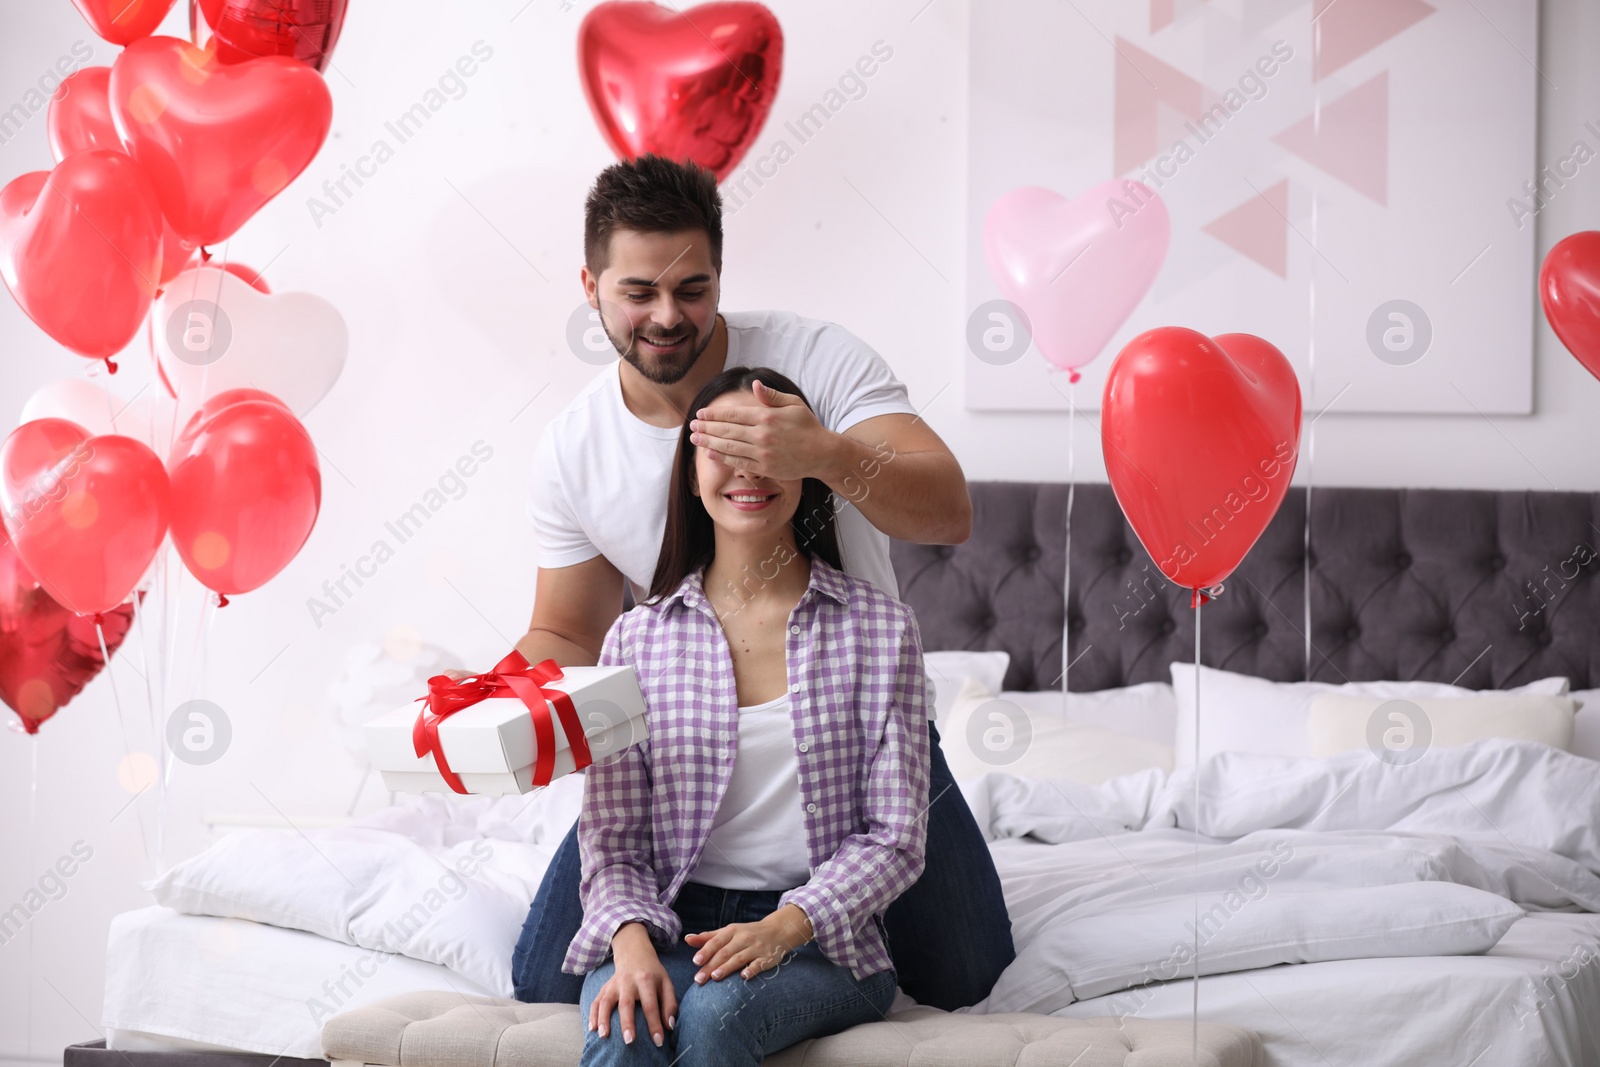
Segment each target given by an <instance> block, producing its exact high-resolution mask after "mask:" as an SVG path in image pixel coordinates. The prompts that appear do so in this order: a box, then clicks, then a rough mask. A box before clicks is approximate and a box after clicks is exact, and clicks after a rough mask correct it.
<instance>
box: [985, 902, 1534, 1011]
mask: <svg viewBox="0 0 1600 1067" xmlns="http://www.w3.org/2000/svg"><path fill="white" fill-rule="evenodd" d="M1258 885H1262V894H1261V896H1259V899H1253V897H1248V896H1243V894H1242V893H1238V891H1235V893H1230V894H1227V896H1224V897H1222V899H1216V897H1214V896H1205V894H1202V897H1200V902H1198V909H1200V912H1198V913H1200V923H1202V925H1200V934H1202V936H1200V974H1226V973H1230V971H1253V969H1256V968H1264V966H1275V965H1278V963H1322V961H1326V960H1373V958H1381V957H1450V955H1472V953H1478V952H1488V950H1490V949H1493V947H1494V944H1496V942H1498V941H1499V939H1501V937H1502V936H1504V934H1506V931H1507V929H1510V925H1512V923H1514V921H1517V920H1518V918H1522V917H1523V910H1522V909H1520V907H1517V905H1515V904H1512V902H1510V901H1507V899H1506V897H1501V896H1496V894H1493V893H1486V891H1483V889H1475V888H1472V886H1464V885H1456V883H1453V881H1403V883H1398V885H1384V886H1360V888H1341V889H1314V891H1309V893H1294V891H1286V889H1277V891H1267V889H1266V886H1264V883H1261V881H1259V880H1258ZM1195 907H1197V905H1195V902H1194V901H1190V899H1187V897H1186V899H1171V901H1163V902H1160V904H1152V905H1142V907H1131V909H1126V910H1114V912H1109V913H1104V915H1090V917H1086V918H1078V920H1074V921H1069V923H1062V925H1061V926H1062V928H1061V929H1059V931H1058V929H1048V931H1046V933H1042V934H1040V941H1043V939H1050V944H1051V955H1054V957H1056V958H1058V960H1061V963H1062V965H1064V969H1066V974H1067V981H1069V982H1070V987H1072V993H1074V995H1075V997H1077V998H1078V1000H1088V998H1091V997H1102V995H1106V993H1114V992H1117V990H1118V989H1128V987H1130V985H1138V984H1142V982H1146V981H1149V979H1152V977H1154V979H1157V981H1168V979H1174V977H1186V976H1189V974H1194V937H1195V928H1194V917H1195ZM1038 1009H1040V1008H1026V1011H1038ZM1011 1011H1019V1009H1018V1008H1011ZM1045 1011H1053V1008H1048V1009H1045Z"/></svg>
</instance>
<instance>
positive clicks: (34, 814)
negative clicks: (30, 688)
mask: <svg viewBox="0 0 1600 1067" xmlns="http://www.w3.org/2000/svg"><path fill="white" fill-rule="evenodd" d="M28 740H29V741H31V742H32V751H33V757H32V762H33V772H32V775H31V778H30V782H29V786H28V872H29V874H30V875H31V874H32V873H33V870H34V866H33V864H34V856H35V855H36V854H37V852H38V850H39V735H38V734H33V735H32V736H30V737H29V738H28ZM35 925H36V924H35V923H29V924H28V1028H27V1029H28V1036H27V1042H28V1044H27V1049H28V1051H27V1052H26V1053H24V1055H26V1056H27V1057H28V1058H29V1059H32V1058H33V928H34V926H35Z"/></svg>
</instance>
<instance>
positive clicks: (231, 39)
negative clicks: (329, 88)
mask: <svg viewBox="0 0 1600 1067" xmlns="http://www.w3.org/2000/svg"><path fill="white" fill-rule="evenodd" d="M198 6H199V8H200V11H201V13H202V14H203V15H204V16H205V20H206V25H208V26H210V27H211V30H212V38H211V39H212V41H214V42H215V45H216V49H217V58H218V59H220V60H222V62H224V63H243V62H244V61H245V60H247V59H254V58H255V57H257V56H290V57H292V58H294V59H298V60H299V61H300V62H302V63H305V64H307V65H308V66H310V67H311V69H312V70H317V71H321V70H326V69H327V66H328V60H329V59H330V58H332V56H333V46H334V45H336V44H338V43H339V32H340V31H341V30H342V29H344V16H345V11H346V10H347V9H348V6H349V0H201V2H200V3H199V5H198ZM193 21H194V18H193V11H192V9H191V12H190V22H191V23H192V22H193Z"/></svg>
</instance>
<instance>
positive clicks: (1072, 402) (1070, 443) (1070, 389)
mask: <svg viewBox="0 0 1600 1067" xmlns="http://www.w3.org/2000/svg"><path fill="white" fill-rule="evenodd" d="M1077 381H1078V374H1077V372H1076V371H1074V372H1073V376H1072V377H1071V378H1069V379H1068V381H1067V532H1066V547H1065V548H1064V549H1063V550H1062V556H1063V560H1062V564H1061V571H1062V574H1063V578H1062V585H1061V717H1062V718H1063V719H1065V718H1066V716H1067V701H1068V700H1070V699H1071V697H1070V696H1068V692H1067V691H1068V682H1069V679H1068V672H1069V671H1071V670H1072V648H1071V643H1072V498H1073V491H1074V490H1075V489H1076V488H1077V483H1078V479H1077V456H1076V453H1077V437H1078V400H1077V384H1076V383H1077Z"/></svg>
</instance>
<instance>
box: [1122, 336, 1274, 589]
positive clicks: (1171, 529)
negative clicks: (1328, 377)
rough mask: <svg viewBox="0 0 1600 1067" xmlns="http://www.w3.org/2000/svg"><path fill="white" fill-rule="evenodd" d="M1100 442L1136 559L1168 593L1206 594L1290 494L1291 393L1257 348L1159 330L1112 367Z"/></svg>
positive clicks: (1235, 339) (1232, 339) (1268, 354)
mask: <svg viewBox="0 0 1600 1067" xmlns="http://www.w3.org/2000/svg"><path fill="white" fill-rule="evenodd" d="M1100 434H1101V441H1102V444H1103V445H1104V447H1105V460H1106V476H1107V479H1108V480H1109V481H1110V482H1111V489H1112V491H1113V492H1114V493H1115V494H1116V497H1117V503H1118V504H1120V505H1121V506H1122V511H1123V514H1124V515H1126V516H1127V517H1128V522H1129V524H1130V525H1131V526H1132V527H1133V530H1134V532H1135V533H1136V534H1138V536H1139V542H1140V543H1141V544H1142V545H1144V547H1145V551H1147V552H1149V553H1150V557H1151V558H1152V559H1154V560H1155V561H1156V563H1157V565H1158V566H1159V567H1160V568H1161V572H1162V573H1163V574H1164V575H1166V576H1167V577H1168V578H1169V579H1171V580H1172V581H1174V582H1176V583H1178V584H1179V585H1181V586H1183V587H1184V588H1186V589H1194V590H1203V589H1209V588H1211V587H1212V586H1215V585H1218V584H1219V583H1221V582H1222V580H1223V579H1224V578H1226V577H1227V576H1228V575H1229V574H1231V573H1233V570H1234V568H1235V567H1237V566H1238V565H1239V563H1240V561H1242V560H1243V559H1244V557H1245V553H1247V552H1249V551H1250V546H1252V545H1254V544H1255V543H1256V539H1257V538H1259V537H1260V536H1261V532H1262V531H1263V530H1265V529H1266V528H1267V523H1269V522H1270V521H1271V520H1272V516H1273V515H1275V514H1276V513H1277V511H1278V506H1279V505H1280V504H1281V503H1283V497H1284V494H1285V493H1287V492H1288V490H1289V479H1290V478H1291V477H1292V476H1293V475H1294V467H1295V462H1296V460H1297V459H1298V458H1299V442H1300V384H1299V381H1298V379H1297V378H1296V377H1295V373H1294V368H1293V367H1292V366H1290V364H1289V361H1288V360H1287V359H1285V358H1284V356H1283V353H1282V352H1279V351H1278V350H1277V349H1276V348H1274V347H1273V346H1272V345H1270V344H1268V343H1267V342H1266V341H1263V340H1261V339H1260V338H1259V337H1252V336H1251V335H1249V334H1224V335H1222V336H1220V337H1217V338H1216V339H1215V340H1213V339H1212V338H1209V337H1207V336H1206V335H1205V334H1202V333H1197V332H1195V331H1194V330H1187V329H1184V328H1182V327H1179V326H1163V327H1160V328H1158V329H1154V330H1147V331H1145V332H1144V333H1142V334H1140V335H1139V336H1138V337H1135V338H1134V339H1133V340H1132V341H1129V342H1128V344H1127V346H1126V347H1125V348H1123V350H1122V351H1121V352H1119V353H1118V354H1117V358H1116V360H1115V361H1114V362H1113V363H1112V364H1111V370H1110V373H1109V375H1108V377H1107V378H1106V388H1105V395H1104V397H1103V399H1102V408H1101V417H1100Z"/></svg>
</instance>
